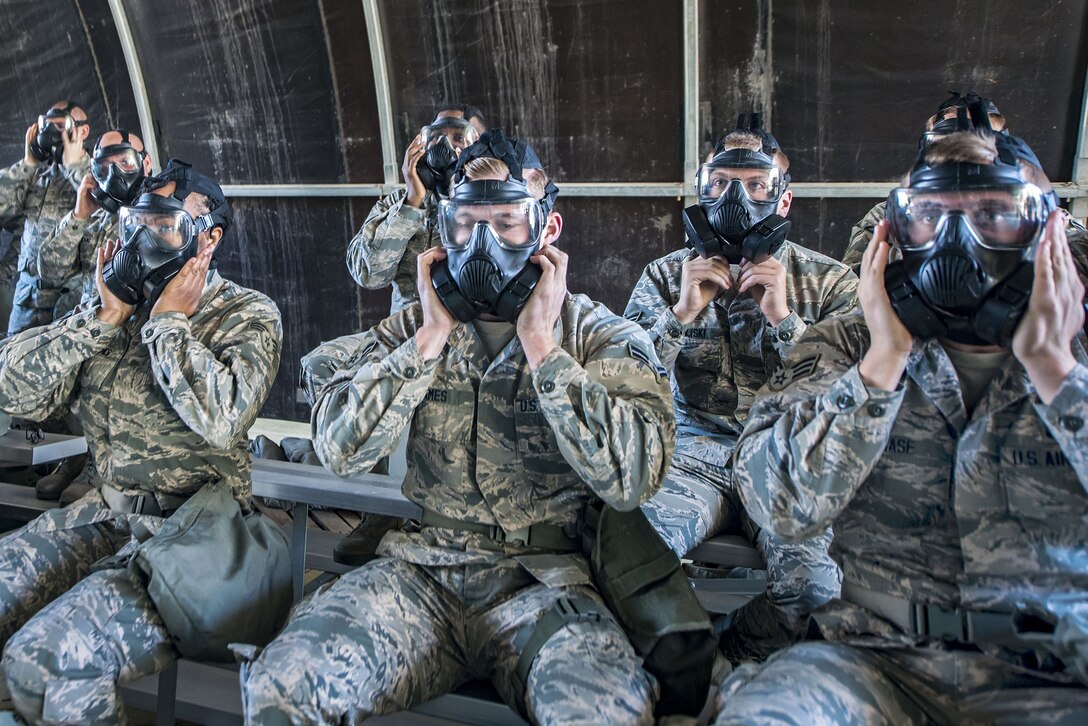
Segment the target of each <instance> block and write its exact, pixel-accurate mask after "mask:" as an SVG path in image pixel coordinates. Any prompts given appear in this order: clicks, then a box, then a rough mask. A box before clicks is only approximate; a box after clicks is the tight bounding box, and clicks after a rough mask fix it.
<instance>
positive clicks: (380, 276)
mask: <svg viewBox="0 0 1088 726" xmlns="http://www.w3.org/2000/svg"><path fill="white" fill-rule="evenodd" d="M407 196H408V192H407V191H406V190H404V189H398V190H396V191H395V192H393V193H392V194H388V195H386V196H384V197H382V198H381V199H379V200H378V203H377V204H375V205H374V208H373V209H371V210H370V214H368V215H367V217H366V221H365V222H363V227H362V229H360V230H359V233H358V234H356V235H355V237H354V238H352V240H351V242H350V243H348V270H349V271H350V272H351V276H352V277H353V278H355V281H356V282H357V283H359V284H360V285H362V286H363V287H365V288H366V289H368V290H381V289H382V288H384V287H387V286H388V285H390V284H392V285H393V300H392V303H391V304H390V307H389V312H390V314H392V313H396V312H399V311H400V310H402V309H403V308H405V307H407V306H408V305H411V304H412V303H414V302H417V301H418V300H419V293H417V292H416V257H418V256H419V254H420V253H421V252H425V251H427V250H429V249H430V248H432V247H437V246H438V245H439V244H441V241H440V240H439V237H438V228H437V226H436V225H435V212H436V211H437V208H438V206H437V203H436V202H435V198H434V194H432V193H431V192H427V195H426V196H425V197H424V198H423V208H422V209H416V208H415V207H413V206H411V205H409V204H407V203H405V201H404V200H405V198H406V197H407Z"/></svg>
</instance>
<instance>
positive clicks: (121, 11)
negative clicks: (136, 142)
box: [109, 0, 162, 170]
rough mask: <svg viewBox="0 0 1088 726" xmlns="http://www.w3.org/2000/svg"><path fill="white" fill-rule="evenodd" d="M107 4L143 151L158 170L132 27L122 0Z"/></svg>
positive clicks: (159, 164) (156, 144)
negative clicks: (127, 79)
mask: <svg viewBox="0 0 1088 726" xmlns="http://www.w3.org/2000/svg"><path fill="white" fill-rule="evenodd" d="M109 4H110V14H111V15H113V24H114V26H115V27H116V28H117V36H118V38H120V40H121V52H122V53H123V54H124V56H125V67H126V68H128V78H129V81H131V82H132V95H134V96H135V97H136V113H137V115H138V116H139V118H140V136H141V137H142V139H143V142H144V151H146V152H147V153H148V154H149V155H150V156H151V163H152V165H153V166H154V169H155V170H158V169H160V168H161V167H162V159H161V158H159V142H158V139H156V138H155V121H154V119H153V118H152V117H151V102H150V101H149V100H148V97H147V85H146V84H145V83H144V72H143V67H142V66H141V65H140V55H139V53H138V52H137V51H136V43H135V41H134V40H133V38H132V29H131V28H129V25H128V15H127V14H126V13H125V5H124V2H123V1H122V0H109Z"/></svg>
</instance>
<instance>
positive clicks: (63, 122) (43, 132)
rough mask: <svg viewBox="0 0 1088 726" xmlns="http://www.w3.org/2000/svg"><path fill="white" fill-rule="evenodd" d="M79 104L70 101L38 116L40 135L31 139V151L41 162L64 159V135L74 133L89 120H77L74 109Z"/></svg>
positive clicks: (56, 161) (59, 161)
mask: <svg viewBox="0 0 1088 726" xmlns="http://www.w3.org/2000/svg"><path fill="white" fill-rule="evenodd" d="M78 106H79V104H77V103H76V102H74V101H70V102H69V103H68V105H67V106H65V107H64V108H51V109H49V110H48V111H46V112H45V113H44V114H42V115H41V116H39V117H38V135H37V136H35V137H34V138H33V139H31V140H30V153H31V154H32V155H33V156H34V158H35V159H37V160H38V161H40V162H43V163H44V162H49V161H52V162H54V163H56V164H59V163H61V161H62V160H63V159H64V136H65V135H72V134H74V133H75V132H76V130H77V129H78V128H79V127H80V126H86V125H87V121H77V120H76V119H75V118H74V117H73V116H72V110H73V109H75V108H77V107H78Z"/></svg>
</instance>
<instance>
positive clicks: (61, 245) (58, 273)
mask: <svg viewBox="0 0 1088 726" xmlns="http://www.w3.org/2000/svg"><path fill="white" fill-rule="evenodd" d="M90 221H91V220H89V219H88V220H82V219H76V217H75V215H74V214H73V213H72V212H68V213H67V214H65V215H64V216H63V217H61V220H60V223H59V224H58V225H57V226H56V229H54V230H53V233H52V234H51V235H49V236H48V237H46V238H45V241H43V242H42V245H41V247H40V248H39V250H38V259H37V265H38V269H37V270H31V274H35V275H36V276H37V277H40V278H41V279H42V280H43V281H44V282H46V283H47V284H50V285H53V286H55V287H60V286H61V285H63V284H64V283H65V282H66V281H67V280H68V279H69V278H70V277H71V276H72V275H74V274H76V272H77V265H78V263H79V250H80V246H81V243H82V241H83V236H84V235H85V234H87V229H88V226H89V225H90Z"/></svg>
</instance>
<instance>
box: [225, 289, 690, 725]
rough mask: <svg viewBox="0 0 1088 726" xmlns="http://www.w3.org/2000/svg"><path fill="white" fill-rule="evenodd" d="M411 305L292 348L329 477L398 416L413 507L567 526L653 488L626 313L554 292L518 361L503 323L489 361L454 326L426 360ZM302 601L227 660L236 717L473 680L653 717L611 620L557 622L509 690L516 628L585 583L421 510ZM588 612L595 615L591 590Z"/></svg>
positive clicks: (659, 452) (646, 686) (365, 711)
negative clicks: (550, 315)
mask: <svg viewBox="0 0 1088 726" xmlns="http://www.w3.org/2000/svg"><path fill="white" fill-rule="evenodd" d="M421 324H422V312H421V308H420V306H419V304H418V303H417V304H415V305H412V306H409V307H408V308H405V309H404V310H402V311H401V312H400V313H398V314H396V315H394V316H392V317H390V318H388V319H386V320H385V321H383V322H382V323H381V324H379V325H378V326H377V327H376V328H374V329H372V330H371V331H370V332H368V333H365V334H360V335H354V336H348V337H345V338H340V339H338V340H335V341H332V342H331V343H330V344H327V345H323V346H321V347H320V348H318V349H317V350H316V351H315V352H314V353H312V354H310V355H309V356H307V357H306V358H305V359H304V361H303V369H304V373H303V377H304V387H305V388H306V389H307V390H308V392H309V393H310V394H311V396H312V398H311V400H315V399H316V406H315V408H314V415H313V427H314V445H315V448H316V449H317V452H318V455H319V456H320V457H321V459H322V461H323V462H324V463H325V465H326V466H327V467H329V468H330V469H331V470H332V471H334V472H336V473H337V474H341V475H346V474H351V473H355V472H363V471H366V470H368V469H369V468H370V467H371V466H373V465H374V463H375V462H376V461H377V460H378V459H379V458H381V457H382V456H384V455H387V454H389V453H390V452H391V451H392V450H393V449H394V447H395V446H396V445H397V442H398V440H399V438H400V435H401V432H402V430H403V429H404V428H405V427H406V426H408V425H409V422H411V432H410V435H409V439H408V452H407V455H408V473H407V476H406V477H405V480H404V484H403V492H404V494H405V496H406V497H407V498H408V499H410V500H411V501H413V502H415V503H417V504H419V505H420V506H421V507H423V508H424V510H426V511H431V512H437V513H438V514H439V515H442V516H445V517H449V518H451V519H455V520H458V521H462V522H473V523H478V524H485V525H493V526H496V527H497V528H501V530H503V531H506V532H511V531H513V530H517V529H520V528H523V527H529V526H530V525H540V524H550V525H556V526H562V527H565V528H568V529H569V530H570V531H571V532H573V528H574V525H575V523H576V520H577V518H578V516H579V513H580V511H581V510H582V508H583V505H584V504H585V503H586V502H588V501H591V500H594V499H597V498H600V499H601V500H603V501H604V502H606V503H608V504H610V505H612V506H614V507H618V508H621V509H631V508H633V507H636V506H638V505H639V504H640V503H641V502H642V501H644V500H645V499H646V498H647V497H648V496H650V495H651V494H652V493H653V492H654V491H656V490H657V488H658V486H659V485H660V482H661V479H662V477H663V476H664V473H665V469H666V468H667V466H668V461H669V454H670V453H671V450H672V438H673V433H674V430H673V413H672V406H671V404H670V401H669V393H668V387H667V383H666V381H665V378H664V375H663V372H662V371H661V370H660V366H659V364H658V363H657V359H656V356H655V355H654V353H653V348H652V346H651V344H650V342H649V341H648V340H647V339H646V336H645V335H644V334H643V332H642V331H641V330H639V329H638V327H637V326H634V325H631V324H629V323H627V322H626V321H624V320H623V319H622V318H619V317H617V316H614V315H612V314H611V313H609V312H608V310H607V309H605V308H604V307H603V306H601V305H599V304H597V303H594V302H592V301H590V300H589V299H588V298H586V297H585V296H582V295H576V296H568V297H567V300H566V302H565V303H564V305H563V310H562V313H561V316H560V319H559V321H558V323H557V325H556V328H555V340H556V342H557V343H558V344H559V347H557V348H556V349H555V350H553V351H552V352H551V353H550V354H549V355H548V356H547V357H546V358H545V359H544V361H543V363H542V364H541V366H540V368H539V369H538V370H537V371H536V372H535V373H533V372H531V371H530V370H529V367H528V364H527V363H526V360H525V356H524V353H523V351H522V348H521V343H520V341H519V340H518V339H517V338H516V337H515V338H514V339H513V340H511V341H510V343H509V344H508V345H507V346H506V348H504V349H503V351H502V352H500V353H499V355H498V357H496V358H495V359H494V360H493V361H490V362H489V361H488V358H487V356H486V353H485V351H484V347H483V344H482V342H481V341H480V338H479V336H478V335H477V334H476V332H475V329H474V328H473V327H472V326H471V325H458V326H457V327H456V328H455V329H454V331H453V332H452V334H451V335H450V338H449V341H448V342H447V344H446V347H445V348H444V350H443V352H442V354H441V355H440V357H439V358H437V359H436V360H432V361H424V359H423V358H422V356H421V355H420V353H419V349H418V347H417V346H416V342H415V337H414V334H415V332H416V331H417V330H418V329H419V326H420V325H421ZM378 552H379V554H380V555H381V556H380V557H379V558H378V559H376V560H373V561H371V562H370V563H368V564H367V565H364V566H363V567H360V568H359V569H356V570H353V571H352V572H350V573H348V574H347V575H344V576H343V577H342V578H340V580H339V581H338V582H336V583H335V584H333V585H332V586H331V587H329V588H327V589H325V590H323V591H320V592H319V593H318V594H316V595H315V596H314V597H313V598H312V599H311V600H309V601H307V602H304V603H303V604H302V605H301V606H300V607H299V608H298V609H297V611H296V612H295V613H294V615H293V617H292V619H291V621H290V622H289V623H288V625H287V627H286V628H285V629H284V631H283V632H282V633H281V635H280V636H279V637H278V638H277V639H276V640H275V641H273V643H272V644H271V645H269V646H268V647H267V648H266V649H265V651H264V652H263V653H262V654H261V656H260V657H259V658H258V659H257V660H256V661H255V662H254V663H253V664H252V665H251V666H249V668H248V671H247V674H246V675H245V676H244V689H245V697H244V700H245V704H246V718H247V721H248V722H249V723H262V724H273V723H274V724H279V723H284V724H286V723H291V724H304V723H305V724H312V723H334V724H342V723H357V722H359V721H360V720H362V719H364V718H366V717H368V716H372V715H377V714H384V713H389V712H392V711H397V710H401V709H406V708H410V707H411V706H413V705H416V704H419V703H422V702H423V701H426V700H428V699H430V698H433V697H436V696H438V695H441V694H443V693H446V692H448V691H450V690H452V689H453V688H455V687H457V686H458V685H459V684H461V683H464V682H466V681H468V680H472V679H473V678H489V679H491V680H492V682H493V683H494V684H495V687H496V688H497V689H498V691H499V694H500V695H501V696H502V697H503V699H504V700H505V701H506V702H507V703H510V704H512V705H513V704H517V703H518V702H519V701H520V699H521V697H522V696H523V695H524V700H525V704H526V708H527V710H528V714H529V716H530V718H531V719H533V720H535V721H536V722H538V723H570V722H575V723H651V722H652V719H653V715H652V714H653V701H654V697H655V696H654V692H655V690H656V684H655V682H654V681H653V679H652V677H651V676H649V675H648V674H646V673H645V672H644V671H643V670H642V668H641V661H640V659H639V658H638V656H637V655H636V654H635V651H634V649H633V648H632V646H631V645H630V643H629V642H628V640H627V638H626V636H625V635H624V633H623V631H622V630H621V629H620V628H619V627H618V626H617V625H616V624H615V623H613V622H612V620H611V619H610V618H607V617H606V618H603V619H600V620H581V621H578V622H570V623H569V624H567V625H566V626H565V627H563V628H562V629H561V630H559V631H558V632H557V633H556V634H555V635H554V636H553V637H552V638H551V639H550V640H548V642H547V643H546V644H545V645H544V646H543V647H542V648H541V650H540V653H539V655H538V656H537V659H536V661H535V662H534V664H533V668H532V670H531V672H530V674H529V678H528V687H527V688H526V689H522V688H521V686H520V685H519V684H518V682H517V679H516V677H515V673H516V664H517V661H518V657H519V653H520V651H521V643H522V642H523V638H525V637H527V635H528V634H529V632H531V630H532V628H533V627H534V625H535V623H536V622H537V620H538V619H539V618H540V617H541V616H542V615H543V614H544V613H545V612H546V611H547V610H548V609H549V608H551V607H552V606H553V605H554V604H555V602H556V601H557V600H558V599H559V598H562V597H568V596H573V595H576V594H580V595H581V596H584V597H589V598H593V599H594V600H597V601H598V603H599V597H598V595H597V594H596V592H595V590H594V589H593V587H592V585H591V582H590V575H589V571H588V563H587V561H586V559H585V557H584V556H583V555H582V554H581V553H580V552H579V553H578V554H570V553H569V552H568V553H562V552H559V551H557V550H555V549H548V548H544V547H540V546H537V547H532V546H524V545H520V544H513V543H510V542H508V543H507V544H506V545H505V546H504V545H502V544H500V543H498V542H497V541H496V540H492V539H489V538H488V536H487V535H485V534H482V533H473V532H469V531H465V530H458V529H445V528H441V527H434V526H424V527H423V529H422V530H421V531H419V532H411V531H409V530H404V531H396V532H390V533H389V534H387V535H386V536H385V538H384V539H383V540H382V543H381V546H380V547H379V550H378ZM600 608H601V611H602V612H603V613H605V614H607V611H606V610H605V609H604V605H603V604H601V605H600Z"/></svg>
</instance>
